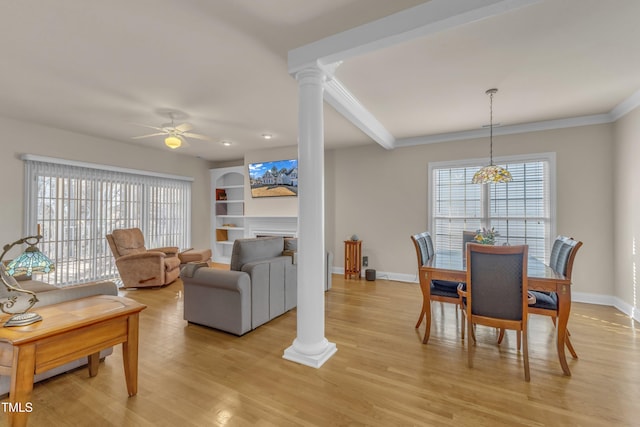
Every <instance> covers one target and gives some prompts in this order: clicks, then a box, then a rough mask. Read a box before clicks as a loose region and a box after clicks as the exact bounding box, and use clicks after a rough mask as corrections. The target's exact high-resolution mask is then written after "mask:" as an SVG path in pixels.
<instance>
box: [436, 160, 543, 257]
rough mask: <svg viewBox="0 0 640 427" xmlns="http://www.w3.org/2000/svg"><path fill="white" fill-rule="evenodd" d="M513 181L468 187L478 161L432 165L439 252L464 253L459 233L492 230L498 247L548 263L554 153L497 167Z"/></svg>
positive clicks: (478, 164) (501, 163) (477, 166)
mask: <svg viewBox="0 0 640 427" xmlns="http://www.w3.org/2000/svg"><path fill="white" fill-rule="evenodd" d="M497 163H498V164H499V165H500V166H502V167H504V168H506V169H507V170H508V171H509V172H511V175H512V176H513V181H512V182H510V183H508V184H486V185H479V184H472V183H471V178H472V177H473V175H474V174H475V172H476V171H477V170H478V169H480V168H481V167H482V166H484V162H482V161H471V162H464V163H463V164H452V163H450V162H447V163H432V164H430V165H429V169H430V176H431V178H432V180H431V195H430V204H431V206H430V213H431V220H430V223H431V229H432V234H433V235H434V239H435V241H434V244H435V246H436V249H437V250H456V251H461V250H462V249H463V243H462V232H463V231H476V230H478V229H481V228H483V227H484V228H487V229H490V228H492V227H493V228H494V229H495V231H496V233H497V237H496V245H502V244H505V243H508V244H511V245H519V244H527V245H529V253H530V254H531V255H533V256H535V257H537V258H540V259H542V260H546V259H547V258H548V254H549V250H550V246H551V243H552V238H553V236H554V233H555V223H554V215H553V212H554V209H553V205H552V200H553V197H552V188H553V187H552V186H554V185H555V184H554V183H553V174H552V171H553V170H554V168H555V166H554V165H555V157H554V155H553V153H548V154H543V155H537V156H535V157H529V158H510V159H508V160H506V161H499V162H497Z"/></svg>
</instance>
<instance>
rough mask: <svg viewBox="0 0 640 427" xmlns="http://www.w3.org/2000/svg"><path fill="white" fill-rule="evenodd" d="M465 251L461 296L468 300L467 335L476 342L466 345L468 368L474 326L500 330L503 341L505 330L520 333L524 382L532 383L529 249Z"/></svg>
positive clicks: (471, 246) (471, 247) (473, 246)
mask: <svg viewBox="0 0 640 427" xmlns="http://www.w3.org/2000/svg"><path fill="white" fill-rule="evenodd" d="M466 250H467V251H466V253H467V259H466V262H467V288H466V290H462V289H460V290H459V293H460V295H461V296H462V297H463V298H466V302H465V307H466V309H467V316H466V317H467V331H468V335H469V336H470V337H472V338H473V340H471V339H469V340H468V342H467V349H468V351H467V354H468V365H469V367H472V366H473V352H474V347H475V346H474V345H473V344H472V342H471V341H473V342H474V343H475V334H474V329H473V328H474V326H475V325H484V326H489V327H493V328H499V329H500V330H501V332H500V335H501V337H502V334H503V331H504V329H511V330H514V331H516V332H517V334H518V342H520V337H521V338H522V344H523V345H522V358H523V361H524V363H523V364H524V378H525V380H526V381H529V380H530V375H529V344H528V337H527V325H528V316H527V313H528V312H527V305H528V297H527V290H528V278H527V255H528V246H527V245H518V246H493V245H480V244H476V243H468V244H467V248H466ZM500 341H501V338H500V339H499V340H498V343H500Z"/></svg>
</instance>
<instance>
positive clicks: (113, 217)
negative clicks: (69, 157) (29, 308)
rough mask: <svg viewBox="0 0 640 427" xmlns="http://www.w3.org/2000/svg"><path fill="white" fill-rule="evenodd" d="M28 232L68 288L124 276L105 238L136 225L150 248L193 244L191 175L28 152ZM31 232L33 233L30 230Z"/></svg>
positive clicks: (53, 275)
mask: <svg viewBox="0 0 640 427" xmlns="http://www.w3.org/2000/svg"><path fill="white" fill-rule="evenodd" d="M24 160H25V165H26V180H25V182H26V184H25V185H26V187H27V188H26V196H25V201H26V203H27V207H26V210H27V220H26V227H27V230H28V231H33V230H35V229H36V225H37V224H41V225H42V227H43V239H42V241H41V242H40V244H39V246H40V249H41V250H42V251H43V252H44V253H45V254H46V255H47V256H48V257H49V258H51V259H52V261H53V262H54V263H55V265H56V269H55V271H54V272H53V273H51V274H49V276H48V277H43V278H42V280H45V281H49V282H52V283H56V284H57V285H65V284H72V283H79V282H86V281H91V280H101V279H113V278H116V277H117V276H118V272H117V269H116V267H115V262H114V259H113V255H112V253H111V250H110V248H109V245H108V243H107V241H106V238H105V235H106V234H108V233H110V232H111V231H112V230H113V229H116V228H131V227H138V228H140V229H141V230H142V232H143V234H144V235H145V238H146V241H145V244H146V246H147V247H150V248H151V247H161V246H178V247H180V248H185V247H189V246H190V240H191V223H190V218H191V178H185V177H174V176H168V175H160V174H156V175H151V174H150V173H149V172H143V171H134V170H127V169H118V168H110V167H107V166H104V167H101V166H98V165H91V164H83V163H75V162H64V161H60V160H57V159H48V158H40V157H37V156H24ZM32 234H33V233H32Z"/></svg>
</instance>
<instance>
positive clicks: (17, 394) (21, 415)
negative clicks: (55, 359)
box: [9, 344, 36, 427]
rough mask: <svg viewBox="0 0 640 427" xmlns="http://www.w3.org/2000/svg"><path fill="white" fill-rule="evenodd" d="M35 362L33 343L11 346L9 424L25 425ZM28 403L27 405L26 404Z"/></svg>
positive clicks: (14, 425)
mask: <svg viewBox="0 0 640 427" xmlns="http://www.w3.org/2000/svg"><path fill="white" fill-rule="evenodd" d="M35 364H36V346H35V344H30V345H23V346H16V347H14V348H13V363H12V366H13V368H12V370H13V372H12V373H11V388H10V390H9V402H10V405H11V408H10V410H9V426H11V427H23V426H26V425H27V417H28V416H29V412H30V408H31V392H32V391H33V374H34V372H35ZM27 403H29V405H27Z"/></svg>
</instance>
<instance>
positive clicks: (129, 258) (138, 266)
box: [107, 228, 180, 288]
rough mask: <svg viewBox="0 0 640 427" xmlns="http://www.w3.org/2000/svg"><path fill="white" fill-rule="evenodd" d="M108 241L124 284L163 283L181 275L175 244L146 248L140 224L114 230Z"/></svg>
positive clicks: (138, 285)
mask: <svg viewBox="0 0 640 427" xmlns="http://www.w3.org/2000/svg"><path fill="white" fill-rule="evenodd" d="M107 241H108V242H109V247H111V252H113V256H114V257H115V258H116V267H118V271H119V272H120V278H121V279H122V283H123V284H124V287H125V288H142V287H151V286H164V285H168V284H169V283H171V282H173V281H174V280H176V279H177V278H178V276H179V275H180V259H179V258H178V248H177V247H166V248H155V249H147V248H146V247H145V246H144V236H143V235H142V231H140V229H139V228H127V229H118V230H113V231H112V232H111V234H107Z"/></svg>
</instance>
